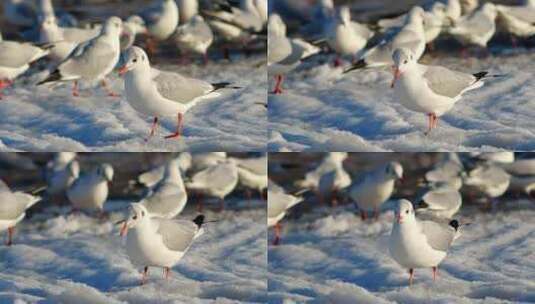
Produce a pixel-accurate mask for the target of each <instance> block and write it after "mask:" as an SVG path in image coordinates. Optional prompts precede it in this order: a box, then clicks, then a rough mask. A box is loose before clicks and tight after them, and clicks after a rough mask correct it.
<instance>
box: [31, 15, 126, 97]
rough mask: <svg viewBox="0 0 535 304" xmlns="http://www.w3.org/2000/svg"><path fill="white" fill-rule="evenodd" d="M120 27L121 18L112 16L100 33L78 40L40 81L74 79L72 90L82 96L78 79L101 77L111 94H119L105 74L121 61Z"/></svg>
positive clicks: (74, 93) (99, 79)
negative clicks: (50, 72) (64, 57)
mask: <svg viewBox="0 0 535 304" xmlns="http://www.w3.org/2000/svg"><path fill="white" fill-rule="evenodd" d="M121 31H122V21H121V19H120V18H118V17H110V18H109V19H108V20H106V23H105V25H104V27H103V28H102V31H101V32H100V34H99V35H98V36H97V37H95V38H93V39H91V40H89V41H87V42H84V43H81V44H79V45H78V46H77V47H76V48H75V49H74V50H73V51H72V53H71V54H70V55H69V56H68V57H67V59H65V60H64V61H63V62H62V63H61V64H60V65H59V66H58V68H57V69H56V70H55V71H54V72H53V73H52V74H50V76H48V78H46V79H45V80H43V81H41V82H39V83H38V84H37V85H40V84H43V83H47V82H52V81H74V87H73V91H72V94H73V96H79V92H78V81H79V80H86V81H97V80H98V81H100V82H101V85H102V87H103V88H104V89H105V90H106V91H107V93H108V95H109V96H118V95H117V94H115V93H114V92H113V91H111V90H110V89H109V88H108V85H107V82H106V80H105V78H106V76H107V75H108V74H109V73H111V72H112V71H113V68H114V67H115V66H116V65H117V62H118V61H119V54H120V41H119V39H120V37H119V35H120V34H121Z"/></svg>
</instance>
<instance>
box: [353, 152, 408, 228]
mask: <svg viewBox="0 0 535 304" xmlns="http://www.w3.org/2000/svg"><path fill="white" fill-rule="evenodd" d="M401 178H403V167H402V166H401V164H400V163H398V162H390V163H388V164H386V166H381V167H379V168H376V169H375V170H374V171H373V172H371V173H369V174H366V175H364V177H363V178H362V179H361V180H359V181H357V182H355V183H354V184H353V185H352V186H351V188H350V190H349V196H350V197H351V199H353V201H354V202H355V203H356V204H357V207H358V208H359V210H360V217H361V218H362V220H366V216H367V211H371V210H373V211H374V216H375V219H376V220H377V219H378V217H379V208H380V207H381V205H382V204H384V202H386V201H387V200H388V199H389V198H390V196H391V195H392V192H394V184H395V181H396V180H398V179H401Z"/></svg>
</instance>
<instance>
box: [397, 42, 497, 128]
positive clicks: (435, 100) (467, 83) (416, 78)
mask: <svg viewBox="0 0 535 304" xmlns="http://www.w3.org/2000/svg"><path fill="white" fill-rule="evenodd" d="M392 58H393V60H394V80H393V81H392V87H393V88H394V90H395V92H394V94H395V96H396V97H397V98H398V100H399V102H400V103H401V104H402V105H403V106H405V107H406V108H407V109H409V110H411V111H415V112H420V113H424V114H426V115H427V116H428V117H429V126H428V129H427V132H426V133H425V134H426V135H428V134H429V133H430V132H431V130H433V129H434V128H436V127H437V125H438V118H439V117H440V116H442V115H444V114H445V113H446V112H448V111H449V110H451V108H453V106H454V105H455V103H456V102H457V101H459V100H460V99H461V97H462V95H463V94H464V93H466V92H468V91H471V90H474V89H477V88H480V87H482V86H483V84H484V82H483V81H482V79H484V78H485V77H490V76H487V74H488V72H480V73H476V74H473V75H471V74H466V73H462V72H457V71H452V70H449V69H447V68H445V67H441V66H431V65H429V66H427V65H423V64H419V63H418V62H417V58H418V57H417V56H414V54H413V53H412V52H411V51H410V50H409V49H396V50H395V51H394V54H393V55H392Z"/></svg>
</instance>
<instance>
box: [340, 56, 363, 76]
mask: <svg viewBox="0 0 535 304" xmlns="http://www.w3.org/2000/svg"><path fill="white" fill-rule="evenodd" d="M366 66H367V64H366V61H364V59H361V60H359V61H358V62H357V63H355V64H353V65H352V66H351V67H350V68H349V69H347V70H345V71H344V74H347V73H349V72H351V71H353V70H359V69H363V68H365V67H366Z"/></svg>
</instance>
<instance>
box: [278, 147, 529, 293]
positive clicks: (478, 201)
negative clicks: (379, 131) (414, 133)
mask: <svg viewBox="0 0 535 304" xmlns="http://www.w3.org/2000/svg"><path fill="white" fill-rule="evenodd" d="M381 154H382V153H349V154H348V153H345V152H332V153H328V154H326V155H325V156H324V157H323V159H321V157H318V155H317V154H316V155H314V154H306V153H305V154H290V155H288V154H283V153H282V154H278V155H276V157H274V158H273V159H271V158H270V163H269V167H270V168H269V169H270V181H269V186H268V226H269V227H273V228H274V230H275V238H274V240H273V245H278V244H279V243H280V241H281V223H280V222H281V221H282V220H283V218H284V217H285V215H286V214H287V213H288V212H290V209H291V208H292V207H294V206H296V205H299V206H300V207H302V208H299V211H298V212H297V213H294V215H302V214H303V213H306V212H307V210H308V211H309V212H310V211H311V210H313V209H316V208H317V207H320V206H325V205H326V204H329V205H330V206H332V207H333V208H336V207H338V206H341V207H343V208H347V207H348V206H349V205H348V204H354V205H355V210H356V211H357V212H358V213H360V217H361V219H362V221H377V220H378V219H379V215H380V212H382V211H385V209H386V208H385V206H383V204H385V203H386V202H387V201H389V200H391V199H394V196H395V198H396V199H400V201H399V203H396V204H395V207H394V209H395V214H396V218H395V224H394V226H393V230H392V235H391V242H390V246H391V247H390V252H391V255H392V257H393V258H394V260H396V261H397V262H398V263H399V264H400V265H402V266H405V267H406V268H407V269H409V273H410V282H411V283H412V277H413V269H414V268H423V267H426V268H427V267H429V268H433V273H434V274H436V271H437V267H438V264H439V263H440V262H441V261H442V260H443V259H444V258H445V256H446V253H447V251H448V249H449V247H450V245H451V244H452V243H453V241H454V240H455V239H457V238H458V237H459V236H460V235H461V231H462V229H461V228H463V227H465V226H466V225H469V224H470V223H463V222H461V221H460V220H458V219H455V216H456V214H457V213H458V212H459V211H460V210H463V209H466V208H472V207H473V208H476V209H481V212H497V210H499V209H503V208H505V206H506V204H505V202H504V199H501V197H502V196H504V195H505V194H512V195H514V196H516V197H520V196H523V195H524V196H526V197H527V198H528V199H530V200H532V201H533V197H534V194H535V157H534V155H533V154H530V153H520V154H519V155H515V153H513V152H493V153H438V154H425V153H404V154H398V156H397V158H398V159H399V161H398V160H391V161H389V160H388V159H396V156H395V154H394V156H392V157H391V156H388V155H389V153H386V154H385V155H382V156H383V158H381ZM430 158H431V159H432V158H434V159H435V160H436V161H430ZM314 160H317V161H314ZM402 163H403V164H404V165H402ZM344 164H345V165H344ZM370 165H371V166H370ZM347 168H351V169H347ZM363 168H366V169H363ZM307 170H308V171H307ZM470 206H472V207H470ZM390 208H391V207H390V206H389V207H388V209H390ZM470 212H473V210H472V211H470ZM404 223H412V224H407V225H405V226H404ZM414 223H417V224H414Z"/></svg>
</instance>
